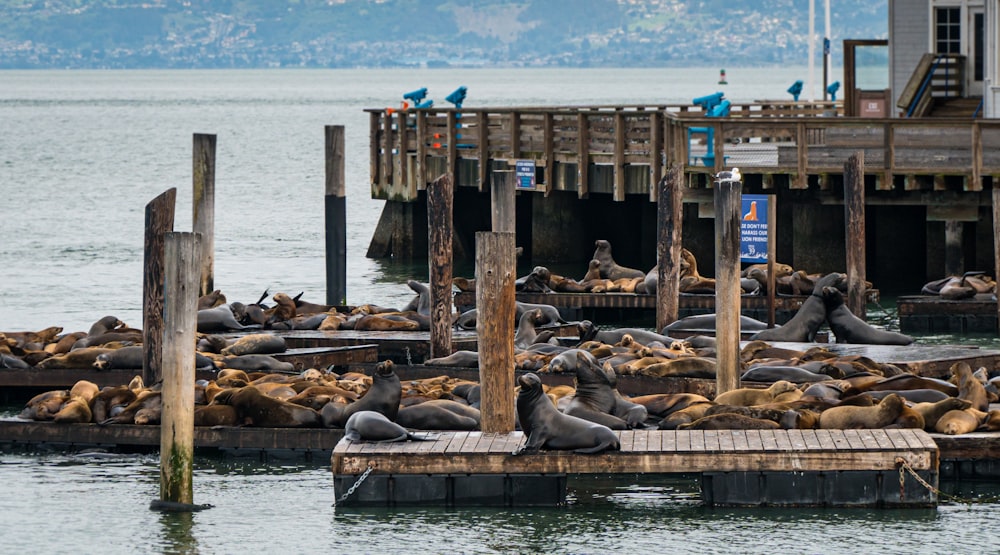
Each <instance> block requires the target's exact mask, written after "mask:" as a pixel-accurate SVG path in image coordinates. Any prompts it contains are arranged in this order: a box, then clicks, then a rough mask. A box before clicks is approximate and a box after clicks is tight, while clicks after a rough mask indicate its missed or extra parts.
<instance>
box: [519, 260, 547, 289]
mask: <svg viewBox="0 0 1000 555" xmlns="http://www.w3.org/2000/svg"><path fill="white" fill-rule="evenodd" d="M551 277H552V272H550V271H549V269H548V268H546V267H545V266H535V267H534V268H533V269H532V270H531V272H530V273H529V274H528V275H526V276H523V277H519V278H517V279H516V280H514V290H515V291H521V292H524V293H551V292H552V288H550V287H549V278H551Z"/></svg>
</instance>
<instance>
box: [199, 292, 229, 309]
mask: <svg viewBox="0 0 1000 555" xmlns="http://www.w3.org/2000/svg"><path fill="white" fill-rule="evenodd" d="M225 302H226V296H225V295H223V294H222V291H221V290H219V289H216V290H215V291H212V292H211V293H209V294H207V295H202V296H200V297H198V310H205V309H207V308H215V307H217V306H219V305H220V304H224V303H225Z"/></svg>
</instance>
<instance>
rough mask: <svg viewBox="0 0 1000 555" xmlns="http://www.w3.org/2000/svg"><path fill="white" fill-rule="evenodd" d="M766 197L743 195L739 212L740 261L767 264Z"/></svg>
mask: <svg viewBox="0 0 1000 555" xmlns="http://www.w3.org/2000/svg"><path fill="white" fill-rule="evenodd" d="M768 202H769V201H768V195H743V210H742V212H740V214H741V215H742V216H741V218H740V260H741V261H743V262H767V231H768V230H767V203H768Z"/></svg>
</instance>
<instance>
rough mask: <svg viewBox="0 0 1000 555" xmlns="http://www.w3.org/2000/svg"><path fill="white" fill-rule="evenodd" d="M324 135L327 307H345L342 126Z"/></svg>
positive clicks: (345, 270)
mask: <svg viewBox="0 0 1000 555" xmlns="http://www.w3.org/2000/svg"><path fill="white" fill-rule="evenodd" d="M324 132H325V135H326V149H325V152H326V195H325V204H326V216H325V217H326V304H331V305H346V304H347V207H346V206H347V202H346V198H345V197H346V195H345V189H346V187H345V177H344V175H345V174H344V126H343V125H327V126H326V127H325V128H324Z"/></svg>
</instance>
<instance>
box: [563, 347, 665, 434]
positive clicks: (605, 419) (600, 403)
mask: <svg viewBox="0 0 1000 555" xmlns="http://www.w3.org/2000/svg"><path fill="white" fill-rule="evenodd" d="M549 368H550V369H552V371H554V372H557V371H558V372H574V373H575V374H576V377H575V378H574V384H575V385H576V394H575V395H574V396H573V399H571V400H570V402H569V404H568V405H567V407H566V410H564V411H563V412H565V413H566V414H569V415H571V416H576V417H579V418H583V419H586V420H590V421H592V422H597V423H600V424H603V425H605V426H607V427H608V428H611V429H613V430H627V429H629V428H636V427H640V426H642V425H643V423H644V422H645V421H646V417H647V416H648V413H647V412H646V407H644V406H642V405H639V404H637V403H633V402H631V401H629V400H627V399H625V398H624V397H623V396H622V395H621V393H618V389H617V387H616V386H617V380H618V377H617V375H616V374H615V371H614V370H613V369H612V368H611V365H610V364H608V363H605V364H604V365H603V366H602V365H601V364H600V363H599V362H597V359H595V358H594V356H593V355H591V354H590V353H588V352H587V351H584V350H582V349H570V350H568V351H565V352H563V353H560V354H558V355H556V356H555V357H553V358H552V361H551V362H549Z"/></svg>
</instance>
